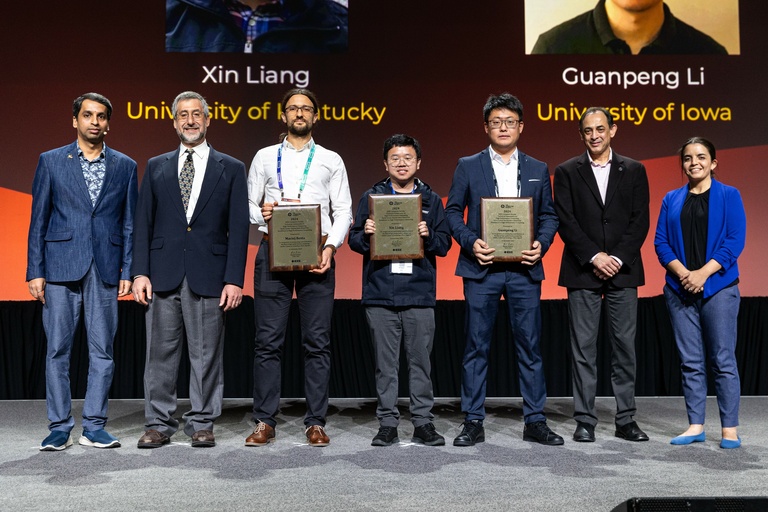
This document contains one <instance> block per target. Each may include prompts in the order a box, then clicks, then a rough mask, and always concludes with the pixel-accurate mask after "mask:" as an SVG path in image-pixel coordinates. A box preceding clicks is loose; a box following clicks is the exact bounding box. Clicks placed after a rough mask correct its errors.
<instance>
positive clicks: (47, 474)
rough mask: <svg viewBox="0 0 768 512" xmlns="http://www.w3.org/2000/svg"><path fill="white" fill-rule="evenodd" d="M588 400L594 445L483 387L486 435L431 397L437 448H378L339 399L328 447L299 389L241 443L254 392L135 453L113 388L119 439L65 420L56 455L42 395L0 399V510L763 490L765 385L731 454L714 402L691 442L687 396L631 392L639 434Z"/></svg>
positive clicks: (361, 407) (608, 502)
mask: <svg viewBox="0 0 768 512" xmlns="http://www.w3.org/2000/svg"><path fill="white" fill-rule="evenodd" d="M598 402H599V406H600V409H599V413H600V419H601V423H600V424H599V425H598V428H597V432H596V433H597V442H595V443H586V444H582V443H575V442H573V441H571V440H570V436H571V435H572V433H573V429H574V423H573V421H572V420H571V419H570V415H571V411H572V407H571V400H570V399H569V398H558V399H550V400H549V401H548V406H547V414H548V417H549V424H550V426H551V427H552V428H553V429H554V430H555V431H557V432H558V433H559V434H561V435H562V436H563V437H565V438H566V443H565V446H561V447H546V446H540V445H538V444H534V443H527V442H524V441H523V440H522V429H523V422H522V413H521V404H520V399H492V400H489V401H488V403H487V409H488V418H487V420H486V423H485V425H486V442H485V443H482V444H478V445H476V446H475V447H471V448H456V447H454V446H452V444H451V441H452V439H453V437H454V436H455V435H456V434H457V433H458V426H459V423H460V422H461V413H460V410H459V409H460V408H459V407H458V403H457V401H456V400H439V401H438V405H437V406H436V408H435V414H436V421H435V424H436V426H437V429H438V431H439V432H440V433H442V434H443V435H445V436H446V439H447V445H446V446H444V447H433V448H430V447H425V446H421V445H415V444H412V443H410V442H409V441H410V437H411V433H412V430H413V429H412V427H411V425H410V423H409V422H408V421H407V420H406V421H403V422H402V423H401V427H400V439H401V442H400V444H399V445H394V446H391V447H384V448H374V447H372V446H370V441H371V438H372V437H373V435H374V434H375V433H376V429H377V427H378V424H377V422H376V420H375V417H374V414H375V401H373V400H348V399H345V400H332V401H331V409H330V411H329V417H328V426H327V431H328V433H329V435H330V436H331V445H330V446H328V447H326V448H311V447H308V446H306V444H305V443H304V434H303V422H302V416H303V413H304V405H303V403H302V402H301V401H298V400H288V401H284V402H283V404H282V408H281V413H280V416H279V424H278V428H277V441H276V442H275V443H273V444H271V445H269V446H266V447H261V448H247V447H245V446H243V442H244V440H245V437H246V436H247V435H248V434H249V433H250V430H251V429H252V423H251V421H250V402H249V401H248V400H227V401H226V403H225V410H224V414H223V416H222V418H221V419H220V420H219V421H218V422H217V423H216V430H215V432H216V437H217V441H218V445H217V446H216V447H215V448H209V449H198V448H192V447H191V446H190V444H189V438H187V437H186V436H185V435H184V434H183V432H180V433H177V434H176V435H175V436H174V437H173V438H172V444H171V445H170V446H165V447H163V448H159V449H156V450H138V449H137V448H136V441H137V439H138V437H139V436H140V435H141V433H142V431H143V428H142V424H143V402H142V401H139V400H116V401H112V402H111V403H110V421H109V424H108V430H110V431H111V432H112V433H113V434H115V435H117V436H118V437H119V438H120V439H121V441H122V442H123V447H121V448H118V449H112V450H98V449H95V448H87V447H82V446H79V445H77V438H78V437H79V435H80V430H79V429H76V430H75V431H73V434H74V436H73V440H74V441H75V446H73V447H71V448H69V449H67V450H66V451H64V452H39V451H38V446H39V443H40V441H42V439H43V438H44V437H45V436H46V435H47V429H46V420H45V403H44V402H42V401H9V402H0V417H2V422H1V423H0V509H1V510H76V511H84V510H110V511H121V510H256V509H259V510H265V511H275V510H278V511H283V510H285V511H293V510H349V511H358V510H361V511H381V510H423V511H429V510H462V509H463V510H534V511H550V510H551V511H561V510H578V511H592V510H595V511H610V510H612V509H613V508H614V507H615V506H616V505H618V504H620V503H622V502H624V501H625V500H627V499H628V498H631V497H651V496H697V497H710V496H768V412H767V411H768V397H745V398H743V399H742V407H741V424H742V427H741V429H740V434H741V437H742V439H743V446H742V448H740V449H738V450H721V449H720V448H719V447H718V442H719V439H720V429H719V420H718V417H717V408H716V404H715V401H714V399H711V398H710V400H709V402H708V412H709V414H710V424H709V429H708V439H707V442H706V443H700V444H695V445H691V446H687V447H675V446H671V445H670V444H669V439H670V438H671V437H673V436H675V435H677V434H679V433H680V432H682V430H684V428H685V423H686V419H685V410H684V404H683V400H682V398H640V399H638V409H639V411H638V415H637V416H636V419H637V421H638V422H639V423H640V425H641V426H642V427H643V429H644V430H645V431H646V432H647V433H648V434H649V435H650V437H651V440H650V441H649V442H645V443H631V442H627V441H623V440H620V439H617V438H615V437H614V436H613V424H612V418H613V416H612V413H613V407H614V402H613V400H612V399H609V398H600V399H598ZM404 404H405V402H403V401H401V405H404ZM186 405H187V404H186V402H184V401H182V402H181V403H180V407H179V415H181V414H182V413H183V412H184V411H185V410H186V409H185V407H186ZM81 407H82V403H81V402H77V403H76V404H75V413H76V415H79V414H80V411H81ZM406 410H407V406H405V407H401V411H406ZM404 415H406V416H407V412H406V413H405V414H404Z"/></svg>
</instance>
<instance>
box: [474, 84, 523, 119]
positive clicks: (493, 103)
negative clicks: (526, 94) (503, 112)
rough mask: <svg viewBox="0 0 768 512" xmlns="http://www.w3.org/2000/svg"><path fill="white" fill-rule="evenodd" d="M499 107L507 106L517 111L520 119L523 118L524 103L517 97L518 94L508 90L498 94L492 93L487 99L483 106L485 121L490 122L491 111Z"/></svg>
mask: <svg viewBox="0 0 768 512" xmlns="http://www.w3.org/2000/svg"><path fill="white" fill-rule="evenodd" d="M497 108H505V109H507V110H511V111H512V112H515V113H517V117H518V118H519V119H520V121H522V120H523V104H522V103H520V100H519V99H517V96H513V95H511V94H509V93H508V92H504V93H501V94H499V95H498V96H496V95H493V94H491V95H490V96H488V99H487V100H486V101H485V105H484V106H483V121H485V122H486V123H487V122H488V117H490V115H491V111H492V110H494V109H497Z"/></svg>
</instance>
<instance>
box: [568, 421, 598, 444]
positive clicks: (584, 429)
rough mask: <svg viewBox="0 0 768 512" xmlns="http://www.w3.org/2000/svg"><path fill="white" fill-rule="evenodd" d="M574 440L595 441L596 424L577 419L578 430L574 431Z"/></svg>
mask: <svg viewBox="0 0 768 512" xmlns="http://www.w3.org/2000/svg"><path fill="white" fill-rule="evenodd" d="M573 440H574V441H576V442H577V443H594V442H595V426H594V425H590V424H589V423H584V422H582V421H577V422H576V431H575V432H574V433H573Z"/></svg>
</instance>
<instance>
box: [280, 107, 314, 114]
mask: <svg viewBox="0 0 768 512" xmlns="http://www.w3.org/2000/svg"><path fill="white" fill-rule="evenodd" d="M299 110H301V111H302V112H304V113H305V114H313V113H314V112H315V107H312V106H309V105H291V106H289V107H285V111H286V112H288V113H289V114H295V113H296V112H298V111H299Z"/></svg>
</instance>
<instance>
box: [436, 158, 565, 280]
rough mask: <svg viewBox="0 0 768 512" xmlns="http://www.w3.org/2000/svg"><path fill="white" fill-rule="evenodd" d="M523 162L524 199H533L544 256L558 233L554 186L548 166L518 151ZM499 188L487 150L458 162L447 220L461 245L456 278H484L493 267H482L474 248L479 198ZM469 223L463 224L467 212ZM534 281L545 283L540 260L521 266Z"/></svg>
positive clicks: (490, 195)
mask: <svg viewBox="0 0 768 512" xmlns="http://www.w3.org/2000/svg"><path fill="white" fill-rule="evenodd" d="M518 158H519V159H520V175H521V179H520V185H521V187H520V188H521V191H520V196H521V197H532V198H533V229H534V233H535V234H534V239H535V240H538V241H539V242H540V243H541V256H542V257H544V255H545V254H546V253H547V251H548V250H549V246H550V245H552V240H553V239H554V237H555V233H556V232H557V225H558V221H557V215H556V214H555V207H554V204H553V203H552V186H551V184H550V182H549V170H548V169H547V164H545V163H544V162H540V161H539V160H536V159H535V158H532V157H530V156H528V155H526V154H525V153H523V152H522V151H519V150H518ZM495 195H496V187H495V185H494V180H493V165H492V164H491V156H490V152H489V150H488V148H486V149H484V150H483V151H481V152H480V153H477V154H476V155H472V156H468V157H464V158H460V159H459V164H458V166H457V167H456V172H455V173H454V174H453V182H452V183H451V190H450V192H449V193H448V202H447V204H446V206H445V217H446V219H447V220H448V227H449V228H450V230H451V235H452V236H453V238H454V239H455V240H456V242H458V244H459V245H460V246H461V253H460V254H459V260H458V262H457V264H456V275H457V276H461V277H468V278H471V279H482V278H483V277H484V276H485V274H486V273H487V272H488V268H489V266H490V265H485V266H483V265H480V264H479V263H478V262H477V259H476V258H475V256H474V255H473V253H472V246H473V245H474V243H475V241H476V240H477V239H478V238H480V231H481V230H480V198H482V197H494V196H495ZM465 209H466V210H467V221H466V223H465V222H464V210H465ZM520 268H521V269H522V270H527V271H528V272H529V273H530V276H531V279H533V280H535V281H543V280H544V268H543V266H542V265H541V260H539V262H538V263H537V264H536V265H533V266H527V265H520Z"/></svg>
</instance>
